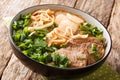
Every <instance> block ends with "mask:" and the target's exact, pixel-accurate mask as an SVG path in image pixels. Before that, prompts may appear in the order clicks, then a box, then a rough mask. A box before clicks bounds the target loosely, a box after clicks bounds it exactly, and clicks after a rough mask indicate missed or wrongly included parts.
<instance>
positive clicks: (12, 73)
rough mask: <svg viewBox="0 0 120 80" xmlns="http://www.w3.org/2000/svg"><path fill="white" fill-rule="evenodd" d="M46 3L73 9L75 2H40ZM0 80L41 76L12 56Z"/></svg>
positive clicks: (39, 79) (20, 79) (49, 0)
mask: <svg viewBox="0 0 120 80" xmlns="http://www.w3.org/2000/svg"><path fill="white" fill-rule="evenodd" d="M24 2H26V1H24ZM24 2H22V3H24ZM22 3H21V2H19V4H22ZM48 3H50V4H62V5H68V6H71V7H73V6H74V3H75V0H60V1H59V0H46V1H45V0H41V4H48ZM11 4H12V3H11ZM26 5H28V4H26ZM16 7H17V6H16ZM19 8H20V7H19ZM10 14H14V13H10ZM4 54H6V53H4ZM1 79H2V80H8V79H9V80H41V75H40V74H36V73H34V72H32V71H30V70H29V69H28V68H26V67H25V66H24V65H22V63H21V62H20V61H19V60H18V59H17V58H16V57H15V56H14V55H12V57H11V59H10V62H9V63H8V65H7V67H6V68H5V70H4V72H3V75H2V78H1Z"/></svg>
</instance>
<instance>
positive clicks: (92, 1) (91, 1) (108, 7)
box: [75, 0, 114, 27]
mask: <svg viewBox="0 0 120 80" xmlns="http://www.w3.org/2000/svg"><path fill="white" fill-rule="evenodd" d="M81 3H82V4H81ZM80 4H81V5H80ZM113 4H114V0H109V1H108V0H84V1H83V2H81V0H78V1H77V4H76V6H75V8H77V9H81V10H83V11H85V12H87V13H89V14H91V15H92V16H94V17H95V18H97V19H98V20H99V21H100V22H102V24H104V25H105V27H107V26H108V23H109V19H110V15H111V11H112V7H113Z"/></svg>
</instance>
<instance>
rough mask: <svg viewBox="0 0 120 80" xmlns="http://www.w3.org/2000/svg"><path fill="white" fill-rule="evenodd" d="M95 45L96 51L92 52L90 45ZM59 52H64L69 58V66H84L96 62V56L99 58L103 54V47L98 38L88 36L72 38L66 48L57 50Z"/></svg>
mask: <svg viewBox="0 0 120 80" xmlns="http://www.w3.org/2000/svg"><path fill="white" fill-rule="evenodd" d="M93 44H94V45H96V49H97V51H96V52H95V53H91V52H92V45H93ZM56 52H58V53H59V54H64V55H65V56H66V57H67V58H68V59H69V60H70V67H84V66H86V65H90V64H92V63H95V62H96V59H95V58H96V56H97V57H99V59H101V58H102V57H103V56H104V52H105V48H104V46H103V44H101V43H100V39H98V38H94V37H88V38H84V39H80V38H77V39H73V40H72V41H71V40H70V41H69V42H68V46H67V47H66V48H62V49H59V50H57V51H56Z"/></svg>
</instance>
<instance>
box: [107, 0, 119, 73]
mask: <svg viewBox="0 0 120 80" xmlns="http://www.w3.org/2000/svg"><path fill="white" fill-rule="evenodd" d="M108 30H109V32H110V35H111V38H112V50H111V53H110V55H109V57H108V59H107V62H108V63H109V64H110V65H111V66H112V67H113V68H114V69H115V70H117V71H118V72H119V73H120V0H116V1H115V5H114V8H113V11H112V15H111V19H110V24H109V26H108Z"/></svg>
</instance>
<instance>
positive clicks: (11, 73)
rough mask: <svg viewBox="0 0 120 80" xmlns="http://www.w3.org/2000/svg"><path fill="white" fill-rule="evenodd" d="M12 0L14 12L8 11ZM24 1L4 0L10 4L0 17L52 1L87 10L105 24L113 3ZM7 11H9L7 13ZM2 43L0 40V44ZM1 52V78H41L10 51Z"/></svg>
mask: <svg viewBox="0 0 120 80" xmlns="http://www.w3.org/2000/svg"><path fill="white" fill-rule="evenodd" d="M13 1H15V2H16V3H17V4H16V5H15V6H14V7H17V8H15V12H10V10H11V9H12V8H14V7H13V6H12V4H13V3H15V2H13ZM17 1H18V2H17ZM25 1H27V0H9V1H7V0H4V1H3V3H5V2H8V6H10V7H9V8H8V7H5V8H6V9H7V10H8V11H5V12H4V13H5V14H4V15H2V16H0V17H1V18H2V17H4V16H11V15H15V14H16V13H17V12H18V11H20V10H21V9H23V8H26V7H29V6H31V5H36V4H39V3H40V4H48V3H50V4H52V3H54V4H62V5H68V6H71V7H73V6H75V7H76V8H78V9H81V10H83V11H85V12H88V13H90V14H91V15H93V16H95V17H96V18H97V19H99V20H100V21H101V22H102V23H103V24H104V25H106V26H107V25H108V23H109V18H110V14H111V10H112V6H113V3H114V0H109V1H107V0H77V3H76V1H74V0H41V1H39V0H29V1H27V2H28V3H25V4H24V2H25ZM101 5H102V6H101ZM104 7H105V9H107V11H106V10H105V9H104ZM16 9H17V11H16ZM1 10H3V11H4V8H2V9H1V8H0V11H1ZM7 12H9V13H8V14H7ZM99 12H100V13H99ZM0 14H2V13H1V12H0ZM3 28H4V26H2V29H3ZM0 32H1V35H0V36H1V37H3V36H5V35H4V33H5V34H7V30H6V28H5V30H4V31H1V27H0ZM6 37H7V36H6ZM0 40H1V38H0ZM3 40H4V39H2V40H1V41H3ZM7 41H8V40H7ZM8 43H9V42H8ZM2 44H6V43H4V41H3V43H2ZM2 44H1V42H0V46H1V45H2ZM9 46H10V45H8V47H9ZM5 47H6V46H5ZM3 48H4V47H2V48H1V49H3ZM9 50H11V49H8V51H9ZM3 54H4V56H5V58H4V59H1V58H0V63H1V60H4V61H5V63H4V62H2V64H4V65H0V70H1V74H2V72H3V71H4V72H3V75H2V80H8V79H9V80H41V76H40V75H39V74H36V73H33V72H32V71H31V70H29V69H28V68H26V67H25V66H24V65H22V64H21V62H20V61H19V60H18V59H17V58H16V57H15V56H14V55H12V57H11V54H12V51H11V52H10V53H9V55H8V56H6V54H8V52H4V51H3V52H2V53H0V56H2V55H3ZM10 57H11V59H10ZM9 59H10V61H9ZM113 59H114V58H113ZM8 61H9V63H8ZM7 63H8V65H7ZM6 65H7V66H6ZM1 67H2V68H1ZM4 68H5V70H4Z"/></svg>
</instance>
